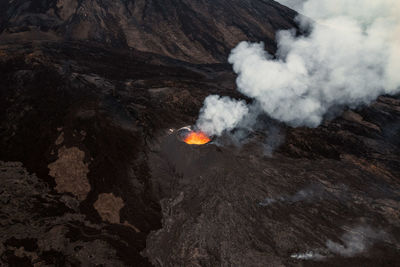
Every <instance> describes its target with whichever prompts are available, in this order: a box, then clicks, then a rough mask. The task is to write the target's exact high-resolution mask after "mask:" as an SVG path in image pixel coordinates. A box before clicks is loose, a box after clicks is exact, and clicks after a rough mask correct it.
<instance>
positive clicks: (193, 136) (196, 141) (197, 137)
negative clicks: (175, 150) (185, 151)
mask: <svg viewBox="0 0 400 267" xmlns="http://www.w3.org/2000/svg"><path fill="white" fill-rule="evenodd" d="M210 141H211V139H210V137H208V136H207V135H206V134H205V133H203V132H196V131H190V132H189V133H188V134H187V136H186V137H185V138H184V139H183V142H185V143H186V144H189V145H204V144H207V143H208V142H210Z"/></svg>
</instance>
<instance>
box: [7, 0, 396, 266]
mask: <svg viewBox="0 0 400 267" xmlns="http://www.w3.org/2000/svg"><path fill="white" fill-rule="evenodd" d="M23 2H24V1H12V2H10V1H0V7H6V8H7V10H8V8H10V6H12V7H19V8H16V9H12V10H14V11H15V12H11V11H9V12H8V13H7V12H6V13H7V14H8V15H7V19H4V17H2V16H0V23H1V25H2V26H1V29H2V30H4V31H3V34H4V33H6V34H13V33H12V30H13V31H15V33H21V34H22V35H24V34H25V33H26V32H29V31H31V30H29V29H30V27H31V26H32V25H34V24H35V23H38V21H39V22H40V23H41V25H50V26H51V25H61V26H57V27H53V26H51V27H49V28H47V31H46V27H45V26H42V27H41V29H39V31H44V32H45V33H46V34H50V35H53V34H55V35H54V36H57V35H58V34H60V33H64V30H65V29H64V28H63V26H62V25H64V24H63V21H64V20H65V18H67V17H68V18H69V17H71V16H72V17H74V16H75V15H74V14H76V12H75V11H76V9H77V8H76V7H75V6H74V4H73V2H71V1H58V2H57V3H56V2H55V1H54V2H53V1H48V2H46V3H48V5H47V4H46V3H44V2H40V3H39V2H37V3H36V2H35V3H33V2H29V4H26V3H28V2H26V3H25V5H23ZM81 2H82V3H83V5H82V7H83V8H86V9H79V10H80V11H79V12H81V13H79V12H78V13H79V14H80V15H79V16H78V15H76V16H77V18H84V17H85V16H84V14H85V13H84V12H86V11H88V10H93V12H89V13H88V19H87V20H83V19H76V18H75V19H72V18H70V20H68V22H70V23H73V22H74V23H77V24H76V25H78V26H74V27H72V26H71V27H70V28H71V31H72V30H74V29H79V27H82V32H78V33H79V34H82V36H83V37H86V36H89V39H90V38H91V37H90V36H100V37H99V39H96V38H94V39H95V40H92V39H91V40H90V41H88V42H86V41H82V40H81V41H71V39H73V38H71V39H69V40H70V41H58V42H56V41H55V40H53V39H52V40H47V41H40V42H37V41H35V42H32V41H31V39H24V38H27V37H26V36H25V37H21V38H22V39H21V40H20V41H18V42H14V41H13V40H15V39H12V38H11V37H9V36H8V37H7V36H5V35H3V34H2V38H3V39H2V43H1V44H0V55H1V57H0V160H1V163H0V188H1V189H0V203H1V205H0V233H1V236H0V264H1V265H5V266H150V265H155V266H321V265H325V266H398V265H400V262H399V257H398V255H399V247H400V243H399V242H400V218H399V212H398V211H399V206H400V180H399V177H400V149H399V148H400V142H399V140H400V110H399V107H400V99H399V97H398V96H382V97H380V98H379V99H378V100H377V101H375V102H374V103H372V104H371V105H369V106H364V107H360V108H358V109H355V110H346V111H345V112H344V113H343V115H341V116H340V115H339V116H338V117H336V118H334V119H332V118H326V120H325V121H324V123H323V124H322V125H321V126H319V127H318V128H315V129H310V128H290V127H287V126H284V125H282V124H280V123H278V122H276V121H272V120H271V119H269V118H266V117H260V118H259V122H258V124H257V125H258V128H257V129H255V130H254V131H253V132H251V133H248V135H245V136H244V137H243V140H240V142H239V143H240V144H241V145H240V146H237V145H234V143H233V142H232V141H231V139H230V137H229V135H226V136H223V137H221V138H218V139H214V140H213V142H211V143H209V144H207V145H204V146H189V145H186V144H185V143H182V142H180V141H179V140H178V139H177V138H176V136H175V132H174V131H171V129H178V128H180V127H182V126H186V125H191V124H193V123H194V122H195V121H196V118H197V116H198V111H199V109H200V108H201V106H202V102H203V99H204V98H205V97H206V96H207V95H209V94H214V93H218V94H221V95H228V96H231V97H236V98H240V97H242V96H241V95H240V94H239V93H237V92H236V90H234V89H235V86H234V78H235V76H234V75H233V73H232V72H231V70H230V67H228V66H226V65H223V64H194V63H189V62H184V61H179V60H176V58H181V57H182V55H183V54H182V50H177V52H176V53H175V52H174V53H173V54H171V55H172V56H173V57H174V58H168V57H165V55H166V54H167V53H165V52H160V53H161V54H162V55H157V54H153V53H147V52H146V53H145V52H140V51H137V50H136V49H129V48H128V47H125V46H119V48H116V47H117V45H116V42H114V40H118V38H117V39H113V38H114V37H113V36H117V35H112V34H111V33H109V32H108V30H107V29H108V28H107V27H111V26H112V27H114V26H113V24H112V23H111V24H107V23H110V21H112V18H113V17H111V19H110V20H109V21H107V23H106V22H105V23H106V26H105V28H96V27H103V26H102V24H101V20H102V19H103V17H102V16H100V17H99V18H97V16H96V15H97V14H98V13H97V12H100V13H101V12H102V8H103V7H100V6H101V4H104V5H108V4H109V5H110V6H111V8H110V11H109V12H116V9H115V6H117V5H120V4H121V3H128V4H129V3H137V4H138V5H139V6H138V7H137V8H138V9H136V12H139V14H145V16H144V18H143V20H146V19H147V20H148V21H151V20H155V21H159V20H160V19H159V17H164V16H165V19H166V20H171V19H172V18H174V19H177V18H175V17H171V18H170V17H169V16H166V14H174V13H173V12H175V11H171V10H169V9H163V8H162V7H163V6H164V4H162V5H161V2H158V1H146V2H141V1H135V2H130V1H127V2H122V1H116V2H115V3H114V2H113V3H111V2H105V1H95V2H86V1H81ZM170 2H171V3H170ZM170 2H169V1H166V2H165V3H166V4H168V6H169V7H170V8H171V9H173V10H175V9H176V10H181V11H182V12H183V13H184V12H187V10H188V9H186V6H185V5H187V3H189V2H190V3H191V4H192V6H193V7H191V8H193V9H195V10H197V12H198V13H201V14H205V11H202V10H203V9H204V8H205V7H207V6H208V5H209V2H208V1H176V2H175V1H170ZM140 3H148V5H147V7H146V5H144V6H143V4H142V6H140ZM176 3H178V4H176ZM251 3H252V2H251V1H242V2H236V1H232V5H229V6H228V2H227V1H217V4H216V5H215V8H214V9H215V10H214V11H213V12H222V13H224V12H227V13H228V12H230V13H232V12H234V13H235V12H236V11H235V10H239V11H238V13H235V14H236V15H237V16H240V14H242V13H241V12H242V11H240V10H246V9H248V8H249V6H251V5H252V4H251ZM254 3H255V4H254V5H255V6H256V7H257V6H258V5H261V3H264V4H265V5H269V6H271V7H277V8H278V7H279V8H282V7H281V6H279V5H278V4H276V3H274V2H272V1H261V0H260V1H254ZM89 4H91V5H92V6H90V7H91V8H93V9H87V5H89ZM157 4H160V6H157ZM264 4H263V5H264ZM57 6H58V7H57ZM183 6H185V8H183ZM195 6H196V8H195ZM61 7H62V11H61ZM223 7H226V10H223V11H221V10H222V9H223ZM32 9H34V10H36V11H35V12H31V11H32ZM259 9H260V11H259V13H255V14H254V16H251V17H248V18H249V20H243V21H244V22H243V24H239V25H242V26H241V27H242V28H243V31H244V32H250V33H251V32H253V31H254V32H256V31H259V32H260V35H265V34H264V33H262V31H260V29H259V27H260V26H258V25H260V24H261V25H264V24H265V22H264V20H270V21H271V25H273V29H275V28H276V27H279V25H281V26H282V27H283V26H284V25H292V24H293V22H292V21H291V20H290V21H287V22H285V23H283V22H281V18H282V17H287V18H289V17H290V16H291V15H290V14H292V11H290V10H287V9H282V10H281V11H279V12H278V13H279V14H281V15H282V17H279V16H278V18H277V17H276V16H275V15H274V14H275V13H274V12H272V11H268V12H267V13H266V16H264V17H263V20H260V19H259V16H262V15H263V14H264V13H263V12H264V11H262V10H263V8H262V7H261V6H259ZM24 10H28V11H30V12H29V15H26V16H22V15H21V16H20V15H19V14H26V13H24V12H25V11H24ZM49 10H53V11H49ZM124 10H127V9H125V8H123V9H122V11H121V14H124V12H125V11H124ZM143 10H147V11H148V12H147V13H146V12H143ZM150 11H151V12H150ZM156 11H157V12H156ZM161 11H165V14H164V13H163V12H161ZM52 12H54V13H52ZM82 12H83V13H82ZM140 12H142V13H140ZM265 12H266V11H265ZM154 13H156V15H154ZM178 13H179V12H178ZM2 14H4V9H2V8H0V15H2ZM43 14H47V15H43ZM53 14H57V15H53ZM106 14H108V13H106ZM117 14H120V13H119V11H118V12H117ZM188 14H191V13H188ZM196 14H197V13H196ZM288 14H289V15H288ZM58 16H59V17H60V18H61V19H60V18H58ZM199 16H200V15H198V16H197V15H196V16H194V15H193V17H195V18H196V17H199ZM215 16H216V15H215ZM54 17H57V21H56V22H54V21H53V20H52V18H54ZM93 18H96V19H95V20H94V21H96V23H94V22H93ZM97 19H99V21H100V23H97V22H98V21H97ZM254 20H256V21H254ZM185 21H186V22H187V21H190V20H188V19H186V20H185ZM193 21H196V20H195V19H194V20H193ZM207 21H208V20H207ZM210 21H213V20H210ZM210 21H208V22H209V23H211V22H210ZM221 21H222V22H223V21H224V19H222V20H221ZM237 21H239V20H237ZM249 21H251V23H250V22H249ZM222 22H220V21H218V23H222ZM274 22H276V24H274ZM4 23H6V24H4ZM42 23H44V24H42ZM46 23H48V24H46ZM57 23H61V24H57ZM82 23H83V24H82ZM215 23H216V24H218V23H217V22H215ZM246 23H249V24H246ZM280 23H283V24H280ZM200 24H201V23H200ZM200 24H196V23H194V24H193V26H192V25H191V24H189V25H188V27H189V26H190V27H195V28H194V29H197V28H196V27H198V26H197V25H200ZM4 25H7V26H4ZM10 25H13V26H12V27H11V26H10ZM18 25H22V26H27V28H24V27H22V26H21V28H20V29H17V28H18ZM70 25H73V24H70ZM85 25H86V26H85ZM99 25H100V26H99ZM107 25H108V26H107ZM138 25H139V24H138ZM152 25H155V24H152ZM157 25H158V24H157ZM171 25H174V24H171ZM13 27H14V28H13ZM15 27H17V28H15ZM52 27H53V28H52ZM93 27H94V28H93ZM149 27H150V26H149ZM153 27H156V26H153ZM170 27H171V29H174V27H175V26H170ZM207 27H209V28H210V29H209V30H210V31H212V30H213V27H214V24H211V25H208V26H207ZM216 27H217V28H218V29H220V30H218V31H222V30H221V27H222V26H221V25H217V26H216ZM223 27H225V26H224V25H223ZM241 27H239V28H241ZM247 27H248V28H247ZM11 28H13V29H12V30H10V29H11ZM117 28H118V27H117ZM178 28H179V27H178ZM113 29H114V28H113ZM162 29H165V28H162V27H160V31H162ZM36 30H38V29H36ZM86 30H87V32H86ZM207 30H208V28H207ZM214 30H215V29H214ZM176 31H177V32H179V31H181V29H180V28H179V29H177V30H176ZM191 31H192V30H191ZM119 32H120V31H119V30H115V31H114V32H113V33H119ZM194 32H195V31H194ZM197 32H198V34H200V35H201V34H203V33H204V32H202V31H197ZM101 33H104V35H102V34H101ZM150 33H151V35H152V36H153V35H154V38H160V37H158V35H157V34H156V33H154V32H153V30H152V28H151V27H150V28H149V29H148V34H150ZM85 34H88V35H85ZM221 34H224V36H227V37H226V40H229V38H232V36H233V35H234V36H236V35H237V36H241V35H240V33H238V30H236V29H232V34H233V35H229V34H228V32H227V31H225V32H223V33H221V32H218V33H216V36H219V35H221ZM33 36H39V35H37V34H34V35H33ZM201 36H202V35H201ZM229 36H230V37H229ZM255 36H256V35H255ZM267 36H269V35H267ZM102 38H103V39H102ZM107 38H109V39H110V40H112V42H111V44H113V45H112V46H104V45H102V44H99V43H96V42H93V41H96V40H98V41H99V40H100V41H102V40H106V39H107ZM115 38H116V37H115ZM152 38H153V37H152ZM179 38H183V37H179ZM193 38H194V40H200V39H199V38H200V37H199V35H196V36H193ZM196 38H197V39H196ZM224 38H225V37H224ZM240 38H242V37H240ZM24 40H25V41H24ZM155 40H156V39H155ZM183 40H184V38H183ZM210 40H211V39H210ZM230 42H232V44H233V43H234V42H235V39H232V40H231V41H230ZM193 43H194V44H193V45H194V46H197V45H198V43H196V41H193ZM226 43H229V42H228V41H227V42H226ZM166 45H168V43H166ZM202 45H204V47H205V48H206V50H207V51H211V52H208V53H207V55H205V54H204V56H205V57H204V58H205V59H207V60H209V59H210V57H211V56H210V55H212V57H213V58H215V59H218V60H219V61H224V60H222V59H223V57H224V56H225V55H226V53H227V52H228V47H229V46H228V45H227V46H226V50H223V52H221V53H220V52H215V51H213V50H212V47H214V43H212V42H211V43H210V44H202ZM208 45H210V46H208ZM124 47H125V48H124ZM157 49H161V48H159V47H156V46H153V45H149V50H150V51H161V50H157ZM163 49H164V48H163ZM171 51H172V50H171ZM199 51H200V52H201V53H203V52H204V50H201V49H199ZM202 51H203V52H202ZM196 57H197V56H196V55H194V54H192V55H190V58H196ZM188 58H189V57H186V56H184V59H185V60H187V59H188ZM207 60H206V61H207ZM193 62H197V61H196V60H195V59H194V60H193ZM246 100H247V101H251V100H249V99H246ZM271 127H275V128H276V129H279V131H278V132H279V133H278V135H279V137H280V138H276V136H274V135H276V134H277V133H276V132H274V131H271ZM271 138H272V139H271ZM271 140H272V141H271ZM278 141H279V142H278ZM266 152H268V153H266ZM60 159H61V161H60ZM59 181H62V182H63V183H62V184H63V186H64V187H62V188H63V189H62V190H61V189H60V183H59ZM80 186H81V188H80ZM57 188H58V189H57ZM78 189H79V190H78ZM76 190H78V191H76ZM99 200H100V202H99ZM96 207H97V208H96ZM310 255H311V256H310ZM307 257H308V258H307Z"/></svg>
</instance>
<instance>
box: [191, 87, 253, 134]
mask: <svg viewBox="0 0 400 267" xmlns="http://www.w3.org/2000/svg"><path fill="white" fill-rule="evenodd" d="M248 112H249V109H248V108H247V106H246V102H244V101H237V100H235V99H232V98H229V97H220V96H218V95H210V96H208V97H207V98H206V99H205V100H204V106H203V108H202V109H201V110H200V117H199V119H198V121H197V124H196V126H197V127H198V128H199V129H201V130H202V131H204V132H206V133H207V134H209V135H221V134H222V132H223V131H224V130H228V131H229V130H232V129H234V128H235V127H236V126H237V125H238V123H239V122H240V121H241V120H242V119H243V118H244V116H246V115H247V113H248Z"/></svg>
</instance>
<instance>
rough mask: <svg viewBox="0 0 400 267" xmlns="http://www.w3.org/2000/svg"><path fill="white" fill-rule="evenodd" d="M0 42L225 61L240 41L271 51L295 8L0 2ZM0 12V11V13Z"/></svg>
mask: <svg viewBox="0 0 400 267" xmlns="http://www.w3.org/2000/svg"><path fill="white" fill-rule="evenodd" d="M1 7H3V10H4V11H8V12H7V13H6V14H5V15H3V16H2V18H3V19H1V20H0V42H1V41H13V42H15V41H20V40H47V41H49V40H60V39H67V40H91V41H95V42H99V43H102V44H103V43H104V44H106V45H110V46H114V47H132V48H135V49H138V50H140V51H146V52H154V53H158V54H162V55H166V56H170V57H173V58H178V59H183V60H189V61H191V62H201V63H216V62H225V61H226V56H227V55H228V54H229V51H230V50H231V49H232V48H233V47H234V46H236V45H237V43H238V42H240V41H243V40H263V41H265V43H266V44H267V47H268V49H270V51H273V50H274V49H275V48H274V47H275V45H274V36H275V30H276V29H277V28H285V29H287V28H293V27H295V24H294V23H293V22H292V19H293V18H294V16H295V12H294V11H292V10H290V9H288V8H285V7H283V6H281V5H280V4H278V3H277V2H274V1H264V0H219V1H213V0H201V1H197V0H196V1H192V0H167V1H166V0H151V1H150V0H135V1H133V0H129V1H123V0H117V1H104V0H103V1H89V0H84V1H78V0H51V1H46V2H35V1H32V2H31V1H21V0H18V1H8V0H1V1H0V9H1ZM0 15H1V13H0Z"/></svg>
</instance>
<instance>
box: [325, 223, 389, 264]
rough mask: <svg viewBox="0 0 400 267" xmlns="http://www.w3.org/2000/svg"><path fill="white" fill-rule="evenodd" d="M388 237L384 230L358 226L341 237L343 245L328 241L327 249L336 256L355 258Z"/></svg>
mask: <svg viewBox="0 0 400 267" xmlns="http://www.w3.org/2000/svg"><path fill="white" fill-rule="evenodd" d="M386 235H387V234H386V233H385V232H384V231H382V230H380V231H377V230H374V229H372V228H371V227H368V226H366V227H365V226H358V227H355V228H353V229H350V230H349V231H348V232H347V233H345V234H344V235H343V236H342V237H341V240H342V244H340V243H336V242H333V241H331V240H328V241H327V242H326V247H327V248H328V250H329V251H331V252H332V253H334V254H339V255H341V256H344V257H353V256H355V255H357V254H360V253H363V252H364V251H366V250H367V249H368V248H370V247H371V246H372V245H373V243H375V242H376V241H381V240H384V239H385V237H386Z"/></svg>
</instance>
